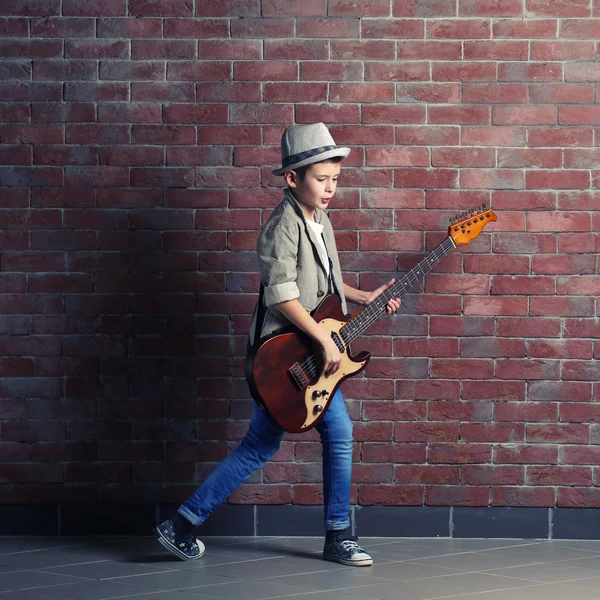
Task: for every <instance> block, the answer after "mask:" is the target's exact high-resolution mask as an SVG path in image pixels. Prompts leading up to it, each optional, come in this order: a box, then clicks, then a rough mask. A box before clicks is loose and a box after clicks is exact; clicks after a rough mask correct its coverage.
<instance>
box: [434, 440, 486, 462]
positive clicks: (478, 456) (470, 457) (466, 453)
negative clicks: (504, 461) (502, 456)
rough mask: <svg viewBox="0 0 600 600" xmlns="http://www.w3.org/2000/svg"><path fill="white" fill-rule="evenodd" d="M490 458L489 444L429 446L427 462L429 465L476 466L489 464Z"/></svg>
mask: <svg viewBox="0 0 600 600" xmlns="http://www.w3.org/2000/svg"><path fill="white" fill-rule="evenodd" d="M491 457H492V446H491V445H490V444H459V443H450V444H431V445H430V446H429V460H430V462H431V463H451V464H463V463H466V464H476V463H489V462H490V460H491Z"/></svg>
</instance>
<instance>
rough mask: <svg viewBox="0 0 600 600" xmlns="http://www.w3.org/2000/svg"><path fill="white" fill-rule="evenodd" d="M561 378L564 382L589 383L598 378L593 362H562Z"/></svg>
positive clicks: (596, 368)
mask: <svg viewBox="0 0 600 600" xmlns="http://www.w3.org/2000/svg"><path fill="white" fill-rule="evenodd" d="M563 377H564V379H565V380H566V381H573V380H574V381H590V380H592V381H593V380H595V379H597V377H598V366H597V365H596V363H595V361H564V362H563Z"/></svg>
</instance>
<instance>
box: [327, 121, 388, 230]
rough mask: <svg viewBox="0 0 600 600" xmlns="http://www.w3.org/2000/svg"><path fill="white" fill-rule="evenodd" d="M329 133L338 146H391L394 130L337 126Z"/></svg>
mask: <svg viewBox="0 0 600 600" xmlns="http://www.w3.org/2000/svg"><path fill="white" fill-rule="evenodd" d="M330 131H331V133H332V135H333V136H334V139H335V140H336V142H337V143H338V144H339V145H344V144H348V145H354V144H364V145H382V146H383V145H390V144H393V141H394V137H393V136H394V130H393V128H392V127H390V126H369V127H364V126H363V127H354V126H339V127H331V128H330ZM349 175H350V172H349V171H348V172H347V173H344V178H346V177H348V176H349ZM348 185H349V184H348ZM374 187H383V186H374ZM349 229H350V228H349Z"/></svg>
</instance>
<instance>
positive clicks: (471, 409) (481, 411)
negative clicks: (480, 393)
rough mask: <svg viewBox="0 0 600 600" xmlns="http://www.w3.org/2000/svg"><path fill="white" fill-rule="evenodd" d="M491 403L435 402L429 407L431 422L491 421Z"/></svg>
mask: <svg viewBox="0 0 600 600" xmlns="http://www.w3.org/2000/svg"><path fill="white" fill-rule="evenodd" d="M492 411H493V407H492V403H491V402H464V401H460V402H458V401H446V402H444V401H436V402H432V403H430V405H429V409H428V418H429V419H430V420H431V421H491V420H492Z"/></svg>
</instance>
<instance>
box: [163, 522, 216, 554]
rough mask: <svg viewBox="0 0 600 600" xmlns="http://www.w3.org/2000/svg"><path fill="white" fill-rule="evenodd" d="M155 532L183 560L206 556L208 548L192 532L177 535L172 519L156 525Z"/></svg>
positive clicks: (168, 548)
mask: <svg viewBox="0 0 600 600" xmlns="http://www.w3.org/2000/svg"><path fill="white" fill-rule="evenodd" d="M154 533H155V534H156V537H157V538H158V541H159V542H160V543H161V544H162V545H163V546H164V547H165V548H166V549H167V550H168V551H169V552H172V553H173V554H175V556H177V557H178V558H180V559H181V560H196V559H197V558H202V556H204V552H205V550H206V548H205V547H204V544H203V543H202V542H201V541H200V540H199V539H198V538H196V537H194V536H193V535H192V534H191V533H190V534H188V535H187V536H186V535H183V536H181V535H177V534H176V533H175V527H174V526H173V521H171V519H167V520H166V521H164V522H163V523H161V524H160V525H159V526H158V527H156V529H155V530H154Z"/></svg>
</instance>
